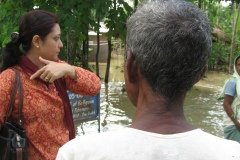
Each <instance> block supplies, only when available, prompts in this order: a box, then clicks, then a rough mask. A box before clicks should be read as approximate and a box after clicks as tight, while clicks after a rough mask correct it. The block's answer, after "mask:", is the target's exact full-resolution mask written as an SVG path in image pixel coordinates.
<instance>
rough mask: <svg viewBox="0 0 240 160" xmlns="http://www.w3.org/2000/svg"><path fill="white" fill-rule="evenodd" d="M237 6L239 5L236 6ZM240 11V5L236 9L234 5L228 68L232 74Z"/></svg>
mask: <svg viewBox="0 0 240 160" xmlns="http://www.w3.org/2000/svg"><path fill="white" fill-rule="evenodd" d="M236 5H237V4H236ZM239 11H240V4H238V6H237V7H235V3H234V4H233V16H232V17H233V19H232V20H233V21H232V39H231V50H230V56H229V66H228V72H229V73H232V71H233V59H234V56H235V55H234V52H235V50H234V49H235V39H236V29H237V22H238V17H239Z"/></svg>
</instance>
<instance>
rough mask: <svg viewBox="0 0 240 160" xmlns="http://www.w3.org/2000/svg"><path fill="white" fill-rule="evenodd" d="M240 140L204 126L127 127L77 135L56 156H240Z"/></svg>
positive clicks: (190, 159) (119, 159)
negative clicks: (168, 129)
mask: <svg viewBox="0 0 240 160" xmlns="http://www.w3.org/2000/svg"><path fill="white" fill-rule="evenodd" d="M239 149H240V144H239V143H237V142H235V141H230V140H226V139H223V138H219V137H216V136H214V135H211V134H209V133H206V132H203V131H202V130H200V129H195V130H192V131H188V132H183V133H177V134H168V135H166V134H165V135H164V134H157V133H152V132H146V131H141V130H137V129H133V128H126V129H122V130H119V131H109V132H105V133H100V134H97V135H96V134H93V135H84V136H80V137H77V138H75V139H73V140H71V141H69V142H68V143H66V144H65V145H64V146H62V147H61V148H60V149H59V152H58V155H57V158H56V160H240V151H239Z"/></svg>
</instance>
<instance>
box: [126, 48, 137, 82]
mask: <svg viewBox="0 0 240 160" xmlns="http://www.w3.org/2000/svg"><path fill="white" fill-rule="evenodd" d="M126 69H127V70H126V72H127V76H128V81H129V82H130V83H136V82H137V81H138V80H137V79H138V65H137V62H136V59H135V56H134V55H133V54H132V53H131V52H129V53H128V56H127V60H126Z"/></svg>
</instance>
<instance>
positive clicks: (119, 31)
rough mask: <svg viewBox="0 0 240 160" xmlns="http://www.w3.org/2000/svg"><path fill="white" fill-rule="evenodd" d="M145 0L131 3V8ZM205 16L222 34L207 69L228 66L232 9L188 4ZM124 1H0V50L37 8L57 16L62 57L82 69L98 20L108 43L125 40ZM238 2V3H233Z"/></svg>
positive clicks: (199, 1)
mask: <svg viewBox="0 0 240 160" xmlns="http://www.w3.org/2000/svg"><path fill="white" fill-rule="evenodd" d="M144 1H147V0H130V2H131V4H132V5H133V7H136V6H135V5H137V4H138V5H139V4H141V3H143V2H144ZM188 1H191V2H193V3H194V4H196V5H197V6H199V7H200V8H201V9H202V10H204V11H205V12H206V14H207V15H208V17H209V20H210V22H211V26H212V28H213V31H214V28H218V29H219V30H220V31H221V32H222V33H224V38H223V39H221V38H220V37H218V36H216V35H214V34H213V48H212V53H211V55H210V58H209V67H210V68H212V69H217V68H218V67H216V65H219V64H228V63H229V54H230V51H231V49H230V47H231V42H229V39H230V40H231V37H232V26H233V25H232V23H233V13H234V12H236V9H235V10H234V7H233V5H229V6H227V7H223V6H222V5H221V4H220V2H221V0H188ZM127 2H128V1H127V0H78V1H76V0H67V1H66V0H55V1H53V0H48V1H46V0H32V1H29V0H19V1H15V0H2V1H0V26H1V27H0V33H1V36H0V49H1V48H2V47H4V45H5V44H6V43H7V42H8V41H9V39H10V34H11V32H13V31H17V26H18V22H19V19H20V17H21V16H22V15H23V14H24V13H25V12H27V11H29V10H32V9H33V8H39V9H44V10H48V11H51V12H54V13H56V14H57V15H58V16H59V19H60V25H61V28H62V37H61V38H62V41H63V43H64V49H63V51H62V53H61V57H62V58H63V59H64V60H66V61H69V62H70V63H73V64H79V65H82V64H83V62H84V63H85V62H86V61H87V60H88V59H87V57H88V43H87V42H88V30H94V31H95V32H98V31H99V28H100V26H99V23H98V20H100V21H101V22H104V23H105V24H106V26H107V27H108V29H109V32H108V34H107V35H108V40H111V39H112V38H120V39H121V40H122V41H123V44H124V41H125V38H126V20H127V18H128V16H129V15H130V14H131V13H132V12H133V10H134V8H133V7H131V6H130V5H129V4H128V3H127ZM232 2H235V3H236V2H237V3H239V0H238V1H236V0H235V1H233V0H232ZM238 35H240V20H239V19H238V20H237V30H236V34H235V39H234V45H233V47H234V49H233V52H234V53H233V54H234V55H236V54H238V52H239V51H238V50H239V44H240V37H239V36H238Z"/></svg>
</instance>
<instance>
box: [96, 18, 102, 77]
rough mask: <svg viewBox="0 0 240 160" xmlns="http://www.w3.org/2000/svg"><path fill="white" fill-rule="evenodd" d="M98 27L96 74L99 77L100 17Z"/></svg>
mask: <svg viewBox="0 0 240 160" xmlns="http://www.w3.org/2000/svg"><path fill="white" fill-rule="evenodd" d="M97 25H98V26H99V28H98V30H97V51H96V74H97V76H98V77H99V62H98V57H99V45H100V40H99V30H100V27H101V26H100V18H99V15H97Z"/></svg>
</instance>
